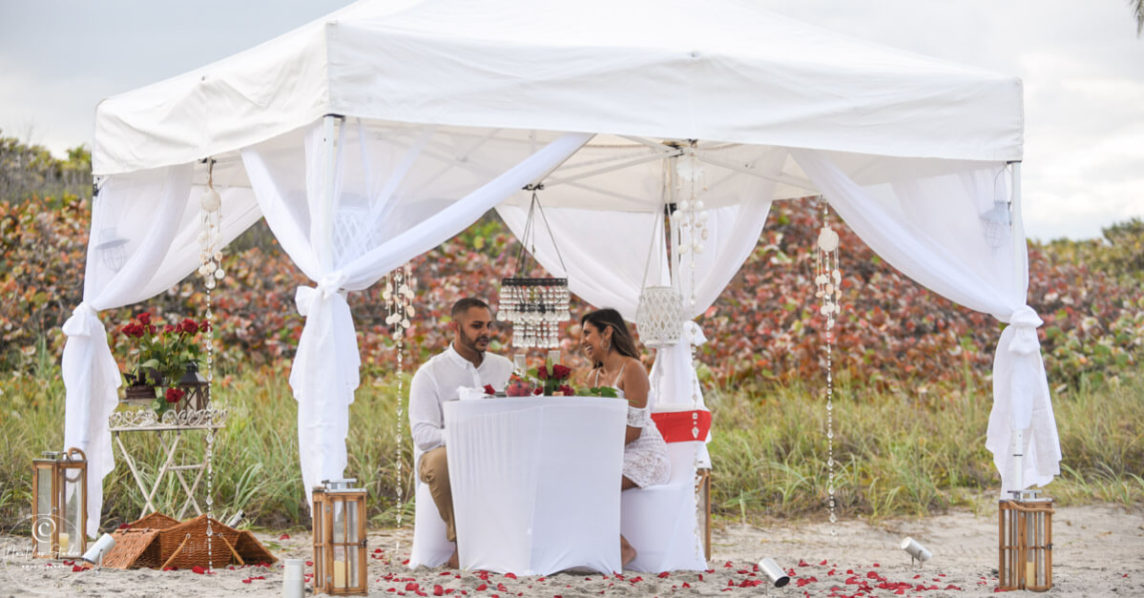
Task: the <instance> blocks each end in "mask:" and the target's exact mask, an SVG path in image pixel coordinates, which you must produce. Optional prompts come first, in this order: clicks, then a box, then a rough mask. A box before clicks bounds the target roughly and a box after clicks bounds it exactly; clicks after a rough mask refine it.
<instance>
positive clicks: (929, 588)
mask: <svg viewBox="0 0 1144 598" xmlns="http://www.w3.org/2000/svg"><path fill="white" fill-rule="evenodd" d="M834 532H835V533H834V534H832V533H831V525H830V524H829V523H826V522H821V523H819V522H789V521H775V522H768V523H765V524H762V525H758V526H752V525H744V524H739V523H733V522H724V523H722V524H720V525H718V526H717V527H716V528H715V530H714V533H713V539H712V542H713V544H712V560H711V562H710V563H709V565H708V566H709V568H708V570H706V571H703V572H668V573H660V574H657V573H637V572H631V571H627V572H624V573H621V574H610V575H603V574H598V573H596V574H585V573H580V574H573V573H558V574H554V575H549V576H546V577H535V576H519V577H517V576H512V575H501V574H497V573H486V572H478V571H467V572H458V571H447V570H444V569H419V570H417V571H410V570H409V569H408V567H406V566H405V565H403V561H405V560H406V559H407V558H408V555H409V545H410V541H411V540H412V529H411V528H403V529H388V530H376V531H373V532H371V533H370V534H369V552H370V553H371V555H370V557H371V558H370V563H369V595H370V596H434V595H443V596H466V597H468V596H474V597H486V596H487V597H493V596H497V597H498V598H507V597H511V596H542V597H552V596H565V597H590V596H652V595H658V596H677V595H678V596H689V595H695V596H722V595H729V596H760V595H764V592H768V593H769V595H771V596H927V597H938V596H986V595H991V594H993V593H995V589H996V587H997V562H998V560H997V545H998V541H997V511H996V508H992V509H989V508H983V509H981V511H980V512H977V513H974V512H970V511H955V512H952V513H951V514H948V515H942V516H935V517H927V518H920V519H883V520H878V521H875V522H868V521H863V520H847V521H840V522H839V523H837V524H836V526H835V527H834ZM906 536H911V537H913V538H915V539H916V540H918V541H919V542H921V543H922V544H924V545H925V546H926V547H927V548H929V549H930V550H931V551H932V552H933V559H932V560H930V561H929V562H927V563H925V564H924V565H923V566H921V567H914V566H912V565H911V563H910V558H909V555H907V554H906V553H905V552H902V551H901V550H900V549H899V548H898V545H899V542H900V541H901V539H902V538H904V537H906ZM258 537H259V539H260V540H261V541H262V542H263V544H264V545H266V546H267V547H268V548H270V550H271V552H273V553H274V554H275V555H276V556H278V557H279V558H280V559H281V558H305V559H307V560H309V558H310V556H311V545H310V537H309V534H308V533H292V534H275V533H259V534H258ZM1053 540H1054V542H1053V582H1054V587H1053V589H1052V590H1050V591H1049V592H1048V593H1047V595H1059V596H1144V513H1142V512H1140V510H1139V509H1137V510H1134V511H1125V510H1124V509H1123V508H1121V507H1117V506H1110V505H1097V506H1083V507H1064V508H1058V509H1057V512H1056V515H1055V516H1054V519H1053ZM29 544H30V540H29V539H28V538H27V537H19V536H11V535H7V536H0V554H2V555H3V563H2V564H0V565H2V567H3V570H2V571H0V597H2V596H36V595H41V596H100V597H115V598H129V597H137V596H138V597H142V596H188V597H189V596H218V595H229V594H237V595H242V596H249V597H263V596H265V597H270V596H281V595H282V563H281V561H279V563H277V564H275V565H272V566H269V567H261V566H247V567H233V568H220V569H216V570H215V571H214V573H213V574H197V573H195V572H192V571H153V570H150V569H141V570H128V571H121V570H114V569H96V570H90V571H82V572H81V571H75V570H73V565H71V564H68V563H67V562H61V561H49V560H42V559H35V560H34V559H31V558H30V557H29V556H28V555H27V552H28V546H29ZM767 556H769V557H772V558H774V559H775V560H776V561H777V562H778V563H779V564H780V565H781V566H783V567H784V568H786V569H788V572H790V573H792V575H791V582H790V584H789V585H787V586H786V587H784V588H773V587H772V588H769V589H768V588H767V587H766V586H765V585H764V584H765V582H766V581H767V579H766V576H765V575H764V574H763V573H761V572H757V569H756V567H755V563H756V562H757V561H758V560H759V559H761V558H762V557H767ZM309 571H310V568H309V567H307V573H309ZM907 588H908V589H907ZM307 593H308V594H309V592H307Z"/></svg>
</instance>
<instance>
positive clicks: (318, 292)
mask: <svg viewBox="0 0 1144 598" xmlns="http://www.w3.org/2000/svg"><path fill="white" fill-rule="evenodd" d="M345 279H346V277H345V275H344V274H342V273H341V272H338V273H335V274H331V275H329V276H325V277H323V278H322V280H321V281H320V282H319V283H318V285H317V286H316V287H308V286H305V285H303V286H300V287H298V289H297V290H296V291H295V292H294V305H295V306H297V308H298V313H300V314H302V315H303V316H308V315H310V308H311V307H312V306H313V305H314V300H318V301H326V300H328V299H331V298H333V296H334V295H335V294H340V295H342V296H345V291H343V290H342V284H343V283H344V282H345Z"/></svg>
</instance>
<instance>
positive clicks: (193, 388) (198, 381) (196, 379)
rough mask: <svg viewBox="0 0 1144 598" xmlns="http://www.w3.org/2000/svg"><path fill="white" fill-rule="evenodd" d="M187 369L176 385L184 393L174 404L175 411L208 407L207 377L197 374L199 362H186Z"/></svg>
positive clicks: (208, 389) (208, 387)
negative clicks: (176, 403) (177, 402)
mask: <svg viewBox="0 0 1144 598" xmlns="http://www.w3.org/2000/svg"><path fill="white" fill-rule="evenodd" d="M186 367H187V369H186V371H185V372H183V376H182V377H181V378H179V382H178V387H179V389H181V390H182V391H183V392H184V393H185V394H184V396H183V398H182V399H181V400H180V401H179V404H178V405H176V406H175V410H176V411H183V410H185V409H191V410H195V411H201V410H203V409H206V408H207V407H210V386H209V385H208V384H207V379H206V378H203V377H202V375H201V374H199V364H198V363H196V362H194V361H189V362H187V366H186Z"/></svg>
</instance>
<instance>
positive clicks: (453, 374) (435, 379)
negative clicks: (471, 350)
mask: <svg viewBox="0 0 1144 598" xmlns="http://www.w3.org/2000/svg"><path fill="white" fill-rule="evenodd" d="M512 370H513V365H512V361H509V360H508V359H507V358H505V357H502V356H500V355H494V354H492V353H488V352H486V353H485V354H484V359H482V360H481V365H480V366H474V365H473V363H472V362H471V361H469V360H467V359H465V358H464V357H461V354H460V353H457V351H456V350H455V349H453V343H449V348H448V349H445V351H443V352H441V353H438V354H437V355H434V356H433V357H432V358H431V359H430V360H429V361H427V362H425V363H424V364H423V365H422V366H421V367H420V368H418V369H417V373H416V374H413V382H412V383H411V384H410V385H409V427H410V430H411V432H412V434H413V465H414V467H417V464H418V462H419V461H420V460H421V455H422V454H424V453H425V452H428V451H430V450H433V449H435V448H437V447H439V446H441V445H443V444H445V436H444V429H445V415H444V411H443V410H442V407H441V406H442V405H443V404H444V403H445V401H456V400H457V399H458V398H460V392H459V389H460V388H461V387H468V388H482V387H483V386H485V385H486V384H487V385H490V386H492V387H493V388H495V389H497V390H500V389H503V388H504V387H505V385H506V384H508V378H509V376H510V375H512Z"/></svg>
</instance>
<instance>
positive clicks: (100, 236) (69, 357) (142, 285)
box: [61, 164, 258, 536]
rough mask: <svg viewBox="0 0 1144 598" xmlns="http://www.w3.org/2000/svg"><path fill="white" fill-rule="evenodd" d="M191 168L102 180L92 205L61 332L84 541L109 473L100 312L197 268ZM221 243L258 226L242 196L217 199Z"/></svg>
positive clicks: (111, 361) (233, 193)
mask: <svg viewBox="0 0 1144 598" xmlns="http://www.w3.org/2000/svg"><path fill="white" fill-rule="evenodd" d="M192 170H193V169H192V166H191V165H190V164H186V165H180V166H172V167H168V168H160V169H156V170H148V171H141V172H137V173H132V174H125V175H115V176H112V177H108V178H107V179H106V180H105V181H104V183H103V185H102V188H101V189H100V191H99V193H98V194H97V195H96V196H95V198H94V199H93V206H92V222H91V241H90V242H89V244H88V250H87V266H86V270H85V273H84V289H83V302H82V303H80V304H79V305H78V306H77V307H76V308H75V310H74V311H73V312H72V316H71V317H70V318H68V320H67V322H65V323H64V325H63V332H64V334H65V335H67V337H68V340H67V344H66V345H65V346H64V354H63V361H62V364H61V367H62V375H63V379H64V386H65V387H66V389H67V398H66V403H65V416H64V448H70V447H77V448H79V449H81V450H83V451H84V453H85V454H86V455H87V459H88V473H87V495H88V499H87V500H88V502H87V511H88V519H87V520H88V529H87V533H88V535H90V536H95V535H96V533H97V532H98V530H99V516H100V512H101V510H102V508H103V478H104V477H105V476H106V475H107V474H108V473H110V472H111V470H112V469H114V468H115V457H114V455H113V454H112V448H111V432H110V429H109V425H108V417H110V415H111V412H112V411H113V410H114V409H115V407H116V405H117V403H118V391H117V389H118V387H119V386H120V385H121V384H122V380H121V376H120V373H119V367H118V366H117V364H116V361H115V357H114V356H112V354H111V349H110V348H109V346H108V344H107V329H106V328H105V327H104V325H103V323H102V322H101V321H100V320H99V317H98V312H99V311H101V310H105V309H112V308H117V307H122V306H124V305H130V304H132V303H136V302H139V301H143V300H144V299H147V298H149V297H152V296H154V295H157V294H158V293H161V292H163V291H165V290H166V289H168V288H170V287H171V286H172V285H174V284H175V283H177V282H178V281H179V280H181V279H183V278H184V277H186V276H187V275H188V274H190V273H191V272H192V271H193V270H194V269H195V268H196V267H198V264H199V246H198V240H197V239H198V235H199V230H198V226H199V218H198V214H199V212H198V210H199V207H198V206H199V201H198V198H199V196H200V195H201V193H202V192H203V189H202V188H192V186H191V174H192ZM220 194H221V196H222V199H223V204H222V205H223V208H222V209H223V214H224V220H223V226H222V236H223V241H224V242H229V241H230V240H231V239H233V238H234V237H235V236H237V235H238V234H239V233H240V232H241V231H243V230H245V229H246V228H247V227H249V226H250V224H251V223H252V222H253V221H254V220H256V219H257V218H258V213H257V209H256V206H255V205H254V202H253V196H251V195H250V193H249V190H243V189H221V190H220Z"/></svg>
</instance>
